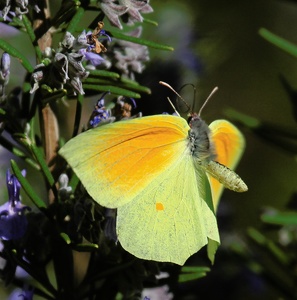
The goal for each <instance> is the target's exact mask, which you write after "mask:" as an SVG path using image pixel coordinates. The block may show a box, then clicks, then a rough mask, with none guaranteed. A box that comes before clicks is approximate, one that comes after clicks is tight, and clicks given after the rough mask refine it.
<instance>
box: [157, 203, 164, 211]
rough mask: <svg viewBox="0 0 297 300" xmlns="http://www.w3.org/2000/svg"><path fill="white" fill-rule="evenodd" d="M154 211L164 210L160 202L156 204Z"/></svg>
mask: <svg viewBox="0 0 297 300" xmlns="http://www.w3.org/2000/svg"><path fill="white" fill-rule="evenodd" d="M156 210H164V205H163V204H162V203H161V202H157V203H156Z"/></svg>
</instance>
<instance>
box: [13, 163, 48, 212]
mask: <svg viewBox="0 0 297 300" xmlns="http://www.w3.org/2000/svg"><path fill="white" fill-rule="evenodd" d="M10 162H11V168H12V170H13V173H14V175H15V176H16V178H17V179H18V181H19V182H20V184H21V185H22V188H23V189H24V191H25V192H26V194H27V195H28V196H29V198H30V199H31V200H32V202H33V203H34V204H35V205H36V206H37V207H38V208H39V209H40V210H42V209H44V208H46V204H45V203H44V202H43V200H41V198H39V196H38V195H37V194H36V193H35V191H34V189H33V188H32V187H31V185H30V184H29V182H28V180H27V179H26V178H25V177H24V176H23V175H22V172H21V170H20V169H19V167H18V165H17V164H16V162H15V161H14V160H13V159H12V160H11V161H10Z"/></svg>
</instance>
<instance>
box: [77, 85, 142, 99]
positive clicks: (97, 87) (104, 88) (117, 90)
mask: <svg viewBox="0 0 297 300" xmlns="http://www.w3.org/2000/svg"><path fill="white" fill-rule="evenodd" d="M83 88H84V89H89V90H94V91H99V92H110V93H112V94H115V95H119V96H125V97H129V98H140V94H138V93H134V92H131V91H128V90H126V89H122V88H119V87H115V86H111V85H110V86H106V85H105V86H103V85H102V86H100V85H93V84H83Z"/></svg>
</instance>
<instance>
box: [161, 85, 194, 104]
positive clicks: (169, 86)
mask: <svg viewBox="0 0 297 300" xmlns="http://www.w3.org/2000/svg"><path fill="white" fill-rule="evenodd" d="M159 83H160V84H162V85H164V86H166V87H167V88H169V89H170V90H172V92H174V93H175V95H177V96H178V97H179V98H180V99H181V100H182V101H183V102H184V104H185V105H186V106H187V108H188V109H189V110H190V109H191V107H190V106H189V104H188V103H187V101H186V100H185V99H184V98H183V97H182V96H181V95H180V94H179V93H178V92H177V91H176V90H175V89H174V88H173V87H172V86H171V85H169V84H168V83H166V82H164V81H159ZM170 102H171V101H170ZM171 105H172V104H171Z"/></svg>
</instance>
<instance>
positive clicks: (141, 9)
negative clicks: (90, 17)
mask: <svg viewBox="0 0 297 300" xmlns="http://www.w3.org/2000/svg"><path fill="white" fill-rule="evenodd" d="M98 4H99V6H100V8H101V10H102V11H103V12H104V14H105V16H106V17H107V18H108V20H109V21H110V23H111V24H112V25H113V26H115V27H118V28H120V29H122V24H121V22H120V20H119V17H122V20H123V21H124V22H125V23H127V24H128V25H133V24H134V23H135V22H142V21H143V17H142V15H141V13H151V12H152V11H153V8H152V7H151V6H150V5H149V1H148V0H118V1H115V0H100V1H98Z"/></svg>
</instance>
